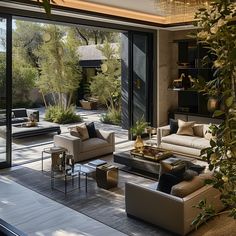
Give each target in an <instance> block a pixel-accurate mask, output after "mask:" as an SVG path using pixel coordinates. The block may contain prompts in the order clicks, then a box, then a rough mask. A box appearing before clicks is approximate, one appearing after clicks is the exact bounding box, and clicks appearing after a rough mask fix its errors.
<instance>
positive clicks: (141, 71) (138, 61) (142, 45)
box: [133, 34, 148, 123]
mask: <svg viewBox="0 0 236 236" xmlns="http://www.w3.org/2000/svg"><path fill="white" fill-rule="evenodd" d="M147 42H148V37H147V35H142V34H141V35H140V34H134V35H133V123H134V122H136V121H137V120H138V119H140V118H142V117H143V118H144V119H145V120H147V106H146V104H147V100H146V97H147V93H146V81H147Z"/></svg>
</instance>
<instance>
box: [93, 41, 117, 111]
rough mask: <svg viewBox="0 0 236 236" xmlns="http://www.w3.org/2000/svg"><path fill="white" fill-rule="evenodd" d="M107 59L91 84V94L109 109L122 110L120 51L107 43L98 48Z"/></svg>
mask: <svg viewBox="0 0 236 236" xmlns="http://www.w3.org/2000/svg"><path fill="white" fill-rule="evenodd" d="M98 49H99V50H101V52H102V54H103V55H104V56H105V57H106V60H104V61H103V64H102V66H101V70H100V71H99V72H98V74H97V75H96V76H95V77H94V78H93V80H92V82H91V86H90V89H91V93H92V94H93V95H94V96H96V97H98V99H99V101H100V102H101V103H102V104H105V105H106V106H107V108H108V109H111V110H120V103H121V102H120V99H121V63H120V61H119V60H118V59H117V56H118V53H119V50H117V49H115V48H113V47H112V46H111V44H109V43H108V42H107V41H106V42H105V44H104V45H103V46H98Z"/></svg>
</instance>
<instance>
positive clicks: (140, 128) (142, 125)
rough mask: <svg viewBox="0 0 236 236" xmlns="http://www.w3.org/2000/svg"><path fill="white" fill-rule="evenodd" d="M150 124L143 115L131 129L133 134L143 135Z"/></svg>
mask: <svg viewBox="0 0 236 236" xmlns="http://www.w3.org/2000/svg"><path fill="white" fill-rule="evenodd" d="M148 126H149V123H148V122H146V121H145V120H144V117H143V116H142V117H141V119H139V120H137V121H136V122H135V125H134V126H133V127H132V128H131V129H130V131H131V132H132V134H133V135H142V134H143V133H144V131H145V129H146V128H147V127H148Z"/></svg>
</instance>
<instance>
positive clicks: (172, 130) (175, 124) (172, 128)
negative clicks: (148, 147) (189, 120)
mask: <svg viewBox="0 0 236 236" xmlns="http://www.w3.org/2000/svg"><path fill="white" fill-rule="evenodd" d="M178 128H179V126H178V120H174V119H170V134H176V132H177V131H178Z"/></svg>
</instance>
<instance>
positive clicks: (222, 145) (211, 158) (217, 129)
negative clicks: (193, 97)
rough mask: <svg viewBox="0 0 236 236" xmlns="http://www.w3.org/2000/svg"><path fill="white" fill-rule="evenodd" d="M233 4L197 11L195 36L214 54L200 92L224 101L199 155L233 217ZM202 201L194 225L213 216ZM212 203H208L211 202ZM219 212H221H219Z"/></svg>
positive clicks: (235, 172)
mask: <svg viewBox="0 0 236 236" xmlns="http://www.w3.org/2000/svg"><path fill="white" fill-rule="evenodd" d="M235 16H236V3H235V1H230V0H221V1H219V0H213V2H212V4H211V5H210V7H209V8H206V9H201V10H199V11H198V12H197V13H196V17H195V18H196V19H197V22H196V26H197V27H198V28H199V32H198V33H197V39H198V40H199V41H201V42H202V43H204V44H205V45H206V47H207V50H209V53H211V54H213V55H214V59H213V66H214V68H215V69H216V72H215V73H214V78H213V80H211V81H209V82H207V83H206V84H205V85H204V86H203V87H202V91H203V92H205V93H206V94H208V95H211V94H212V93H214V91H215V90H216V89H217V91H218V92H219V94H218V96H217V98H219V101H220V102H222V101H223V102H224V104H225V107H224V109H223V110H221V109H222V107H221V108H220V109H217V110H215V112H214V114H213V116H214V117H219V116H221V115H224V117H225V119H224V120H223V122H222V123H221V124H220V125H211V126H210V132H211V133H212V135H215V136H216V139H215V140H213V139H211V141H210V147H208V148H206V149H203V150H202V151H201V155H202V158H203V159H204V160H206V161H207V162H208V164H209V169H210V170H212V171H213V174H214V178H212V179H210V180H207V183H208V184H211V185H213V187H214V188H217V189H218V190H219V191H220V192H221V196H220V198H221V201H222V203H223V204H224V206H225V208H226V209H227V210H226V211H225V213H227V215H229V216H231V217H233V219H236V204H235V186H236V178H235V176H236V161H235V160H236V145H235V144H236V131H235V127H236V45H235V42H236V33H235V32H236V24H235V19H234V17H235ZM208 204H209V202H206V201H205V200H202V201H201V202H200V203H199V204H198V206H197V208H199V209H201V212H200V213H199V215H198V216H197V217H196V218H195V220H194V222H193V224H194V225H195V226H198V225H199V224H200V223H202V221H205V220H206V219H209V218H210V217H213V216H216V215H217V213H216V212H215V209H214V205H213V206H212V205H210V206H209V205H208ZM210 204H211V203H210ZM220 214H222V212H221V213H220Z"/></svg>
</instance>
